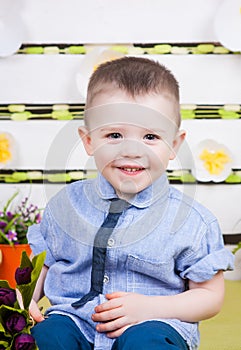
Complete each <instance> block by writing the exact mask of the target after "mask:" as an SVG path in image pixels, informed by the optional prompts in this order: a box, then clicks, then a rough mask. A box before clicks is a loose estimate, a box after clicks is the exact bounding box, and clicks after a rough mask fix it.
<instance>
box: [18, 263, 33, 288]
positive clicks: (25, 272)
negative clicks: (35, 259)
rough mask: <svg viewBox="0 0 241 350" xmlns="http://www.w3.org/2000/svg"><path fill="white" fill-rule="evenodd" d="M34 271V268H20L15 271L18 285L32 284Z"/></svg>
mask: <svg viewBox="0 0 241 350" xmlns="http://www.w3.org/2000/svg"><path fill="white" fill-rule="evenodd" d="M32 271H33V269H32V267H30V266H27V267H23V268H21V267H18V268H17V269H16V271H15V281H16V282H17V284H18V285H21V284H28V283H30V282H31V272H32Z"/></svg>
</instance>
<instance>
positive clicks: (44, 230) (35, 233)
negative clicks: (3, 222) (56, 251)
mask: <svg viewBox="0 0 241 350" xmlns="http://www.w3.org/2000/svg"><path fill="white" fill-rule="evenodd" d="M48 215H49V214H48V210H47V209H46V210H45V212H44V215H43V218H42V221H41V223H40V224H37V225H32V226H30V227H29V229H28V234H27V239H28V243H29V245H30V247H31V250H32V252H33V254H34V255H37V254H39V253H41V252H42V251H46V259H45V262H44V263H45V265H46V266H48V267H49V266H51V265H52V264H53V263H54V262H55V259H54V256H53V253H52V251H51V235H50V234H49V231H50V230H51V225H50V220H48ZM47 239H48V240H47Z"/></svg>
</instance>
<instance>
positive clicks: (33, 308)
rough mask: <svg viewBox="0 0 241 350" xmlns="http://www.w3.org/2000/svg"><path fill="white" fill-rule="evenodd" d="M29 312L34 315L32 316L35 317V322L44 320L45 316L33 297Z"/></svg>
mask: <svg viewBox="0 0 241 350" xmlns="http://www.w3.org/2000/svg"><path fill="white" fill-rule="evenodd" d="M29 313H30V315H31V316H32V318H33V319H34V321H35V322H42V321H44V317H43V315H42V314H41V312H40V310H39V307H38V305H37V303H36V302H35V301H34V300H33V299H32V300H31V303H30V306H29Z"/></svg>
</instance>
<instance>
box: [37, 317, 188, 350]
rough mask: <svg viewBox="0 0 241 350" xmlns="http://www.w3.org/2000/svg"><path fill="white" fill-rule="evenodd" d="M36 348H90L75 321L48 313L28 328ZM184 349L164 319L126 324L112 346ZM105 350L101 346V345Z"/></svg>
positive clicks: (114, 348)
mask: <svg viewBox="0 0 241 350" xmlns="http://www.w3.org/2000/svg"><path fill="white" fill-rule="evenodd" d="M32 335H33V336H34V338H35V340H36V342H37V345H38V347H39V349H40V350H55V349H58V350H67V349H68V350H93V349H94V346H93V344H91V343H89V342H88V341H87V340H86V338H85V337H84V335H83V334H82V333H81V331H80V330H79V328H78V327H77V326H76V324H75V323H74V322H73V321H72V320H71V318H70V317H68V316H62V315H51V316H50V317H49V318H47V319H46V320H45V321H43V322H41V323H38V324H37V325H36V326H35V327H34V328H32ZM133 349H138V350H147V349H148V350H164V349H168V350H188V346H187V344H186V342H185V340H184V339H183V338H182V337H181V336H180V334H179V333H178V332H177V331H175V329H174V328H172V327H171V326H169V325H168V324H166V323H164V322H159V321H148V322H143V323H141V324H137V325H134V326H132V327H130V328H128V329H127V330H126V331H125V332H124V333H123V334H122V335H121V336H120V337H119V338H117V339H116V340H115V342H114V344H113V346H112V350H133ZM103 350H105V349H103Z"/></svg>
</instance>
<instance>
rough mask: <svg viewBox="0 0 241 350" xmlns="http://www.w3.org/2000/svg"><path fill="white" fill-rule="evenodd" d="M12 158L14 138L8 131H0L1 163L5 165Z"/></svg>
mask: <svg viewBox="0 0 241 350" xmlns="http://www.w3.org/2000/svg"><path fill="white" fill-rule="evenodd" d="M12 158H13V154H12V138H11V136H10V135H9V134H8V133H5V132H0V165H3V166H5V165H6V164H7V163H9V162H10V161H11V160H12Z"/></svg>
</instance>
